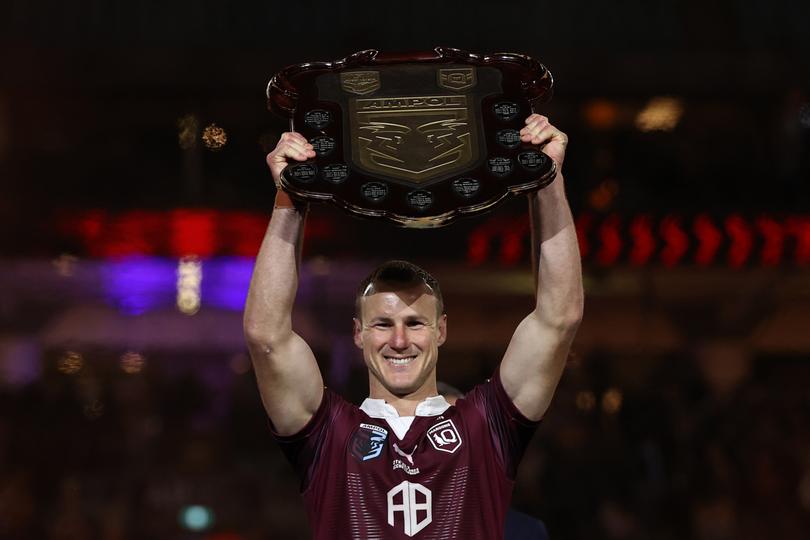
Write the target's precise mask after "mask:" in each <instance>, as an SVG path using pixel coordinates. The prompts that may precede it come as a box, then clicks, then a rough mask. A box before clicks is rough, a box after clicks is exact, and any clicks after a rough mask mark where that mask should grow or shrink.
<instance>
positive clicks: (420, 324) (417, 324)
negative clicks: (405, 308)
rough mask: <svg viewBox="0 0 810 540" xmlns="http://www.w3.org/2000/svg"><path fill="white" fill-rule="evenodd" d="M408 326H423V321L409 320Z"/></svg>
mask: <svg viewBox="0 0 810 540" xmlns="http://www.w3.org/2000/svg"><path fill="white" fill-rule="evenodd" d="M408 326H410V327H411V328H415V327H419V326H425V323H423V322H422V321H411V322H409V323H408Z"/></svg>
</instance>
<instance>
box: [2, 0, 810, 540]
mask: <svg viewBox="0 0 810 540" xmlns="http://www.w3.org/2000/svg"><path fill="white" fill-rule="evenodd" d="M809 25H810V4H808V3H807V2H800V1H788V0H775V1H770V2H764V1H761V2H712V3H707V2H697V1H693V0H688V1H681V2H675V1H665V2H641V1H622V2H598V1H596V0H589V1H584V2H547V1H534V2H518V1H513V0H504V1H501V2H497V3H496V2H491V3H486V2H479V1H475V2H473V1H470V2H408V3H380V2H375V3H371V2H338V1H336V2H329V3H327V2H295V3H279V2H253V1H244V2H238V3H237V2H233V3H227V2H213V1H189V0H184V1H177V2H168V3H160V2H147V1H128V2H123V1H119V0H111V1H100V0H96V1H88V2H81V3H78V4H77V3H73V4H71V3H63V2H53V1H51V2H25V1H21V0H11V1H6V2H3V3H2V4H1V5H0V186H2V190H1V191H0V249H2V258H1V259H0V262H2V267H1V268H0V325H2V326H0V536H2V537H4V538H5V537H8V538H105V539H107V538H110V539H112V538H116V539H118V538H219V539H224V538H229V539H230V538H273V539H275V538H306V537H307V532H306V531H307V528H306V525H305V523H304V520H305V518H304V515H303V511H302V507H301V504H300V501H299V499H298V496H297V494H296V491H297V488H296V481H295V479H294V478H293V476H292V474H291V472H290V471H289V468H288V467H287V466H286V464H285V463H284V461H283V458H282V457H281V455H280V453H279V452H278V450H277V449H276V448H275V446H274V445H273V444H272V442H271V441H270V440H269V437H268V433H267V430H266V425H265V420H264V416H263V411H262V409H261V404H260V402H259V399H258V393H257V391H256V389H255V383H254V379H253V375H252V372H251V371H250V369H249V365H248V362H247V358H246V356H245V351H244V346H243V344H242V337H241V329H240V319H241V313H240V311H239V302H235V303H234V302H230V301H229V302H230V303H228V302H224V301H221V300H216V301H215V300H212V299H211V296H206V294H208V292H207V291H209V290H208V289H205V287H206V285H205V284H206V283H214V282H216V283H218V285H217V287H219V288H217V289H216V290H213V292H214V293H216V294H218V295H219V296H227V294H230V293H229V292H228V291H231V292H232V291H236V293H235V296H236V297H238V296H239V294H243V292H244V291H243V288H244V286H245V283H246V281H245V280H246V279H247V278H246V277H244V276H242V274H239V275H240V276H242V277H239V278H238V279H237V278H233V280H234V281H233V283H236V284H235V285H228V283H231V282H230V281H228V280H229V279H231V278H229V277H228V276H232V275H234V274H233V272H234V271H235V270H233V269H234V268H236V269H239V272H244V271H245V268H246V266H245V265H247V268H248V270H249V258H250V257H251V256H252V255H251V253H255V249H256V248H257V242H258V240H259V239H260V238H261V231H262V228H263V227H264V224H265V223H266V219H267V217H268V216H269V211H270V209H271V207H272V200H273V197H274V194H275V189H274V187H273V186H272V182H271V180H270V177H269V173H268V172H267V170H266V166H265V164H264V156H265V154H266V153H267V152H268V151H270V150H271V149H272V148H273V146H274V145H275V142H276V140H277V138H278V136H279V134H280V133H281V132H282V131H283V130H284V129H285V123H284V121H283V120H281V119H278V118H275V117H273V116H272V115H271V114H270V113H269V112H268V111H267V110H266V107H265V98H264V89H265V85H266V83H267V81H268V79H269V77H270V76H271V75H272V74H273V73H275V72H276V71H277V70H279V69H281V68H282V67H284V66H286V65H289V64H294V63H300V62H305V61H311V60H333V59H337V58H341V57H343V56H345V55H347V54H350V53H352V52H355V51H357V50H360V49H367V48H377V49H379V50H384V51H393V50H425V49H430V48H432V47H434V46H437V45H443V46H452V47H457V48H461V49H466V50H469V51H472V52H481V53H486V52H496V51H513V52H522V53H525V54H529V55H532V56H534V57H536V58H537V59H539V60H540V61H541V62H543V63H544V64H545V65H546V66H547V67H548V68H549V69H550V70H551V71H552V73H553V74H554V77H555V96H554V98H553V100H552V101H551V102H550V103H549V104H548V105H547V106H545V107H544V109H543V111H542V112H543V113H544V114H547V115H548V116H549V117H550V118H551V119H552V122H554V123H555V124H556V125H557V126H559V127H560V128H561V129H563V130H564V131H566V132H567V133H568V134H569V136H570V139H571V144H570V146H569V150H568V154H567V157H566V163H565V176H566V186H567V192H568V196H569V200H570V204H571V206H572V208H573V210H574V214H575V217H576V218H577V220H578V227H579V228H580V232H581V240H583V243H582V244H581V246H582V248H583V257H584V262H585V270H586V272H585V279H586V290H587V308H586V317H585V320H584V321H583V325H582V328H581V330H580V332H579V334H578V337H577V341H576V342H575V345H574V350H573V355H572V358H571V361H570V362H569V368H568V369H567V371H566V374H565V375H564V377H563V381H562V383H561V386H560V389H559V391H558V395H557V397H556V398H555V402H554V405H553V406H552V409H551V410H550V412H549V416H548V418H547V419H546V421H545V422H544V424H543V426H542V427H541V429H540V430H539V432H538V436H537V438H536V440H535V443H534V444H533V447H532V449H531V450H530V451H529V452H528V453H527V457H526V459H525V461H524V463H523V466H522V470H521V476H520V479H519V482H518V485H517V487H516V492H515V499H514V502H515V506H516V507H518V508H520V509H521V510H523V511H525V512H527V513H530V514H532V515H534V516H537V517H539V518H541V519H543V520H544V521H545V523H546V525H547V526H548V528H549V531H550V533H551V537H552V538H589V539H590V538H611V539H614V538H616V539H619V538H624V539H636V538H639V539H641V538H661V539H670V538H672V539H674V538H698V539H723V538H752V539H753V538H763V537H774V538H784V539H789V538H806V537H807V536H808V534H810V429H808V426H810V392H808V390H807V389H808V388H810V365H808V364H807V357H808V355H809V354H810V333H808V332H807V328H808V327H810V279H808V273H807V265H808V264H810V251H808V249H810V218H808V215H809V214H810V211H809V210H810V152H808V150H810V32H808V31H807V28H808V26H809ZM661 97H666V98H673V99H674V100H676V103H678V104H680V106H681V107H682V111H683V112H682V115H681V116H680V117H679V120H678V121H677V122H676V124H675V125H674V127H673V128H671V129H667V130H653V131H642V130H641V129H639V127H638V124H637V119H638V117H639V114H640V113H641V112H642V111H643V110H645V108H646V107H648V106H649V105H650V103H651V101H652V100H654V99H656V98H661ZM189 117H193V118H194V119H195V121H196V125H197V127H196V128H195V130H194V131H193V133H191V143H190V144H186V145H185V147H181V144H180V141H179V135H180V133H179V131H180V130H179V127H178V122H179V121H180V120H181V119H182V118H189ZM210 124H216V125H217V126H219V127H221V128H222V129H224V130H225V132H226V133H227V137H228V142H227V144H226V145H225V146H224V147H222V148H220V149H218V150H211V149H210V148H208V147H206V145H205V144H204V143H203V141H202V139H201V137H200V135H201V132H202V129H203V128H204V127H205V126H209V125H210ZM524 205H525V203H524V202H523V201H522V200H521V199H516V200H514V201H511V202H509V203H507V204H505V205H503V206H502V207H499V208H498V209H497V210H496V211H495V212H494V213H493V214H491V215H489V216H482V217H479V218H475V219H468V220H465V221H462V222H460V223H458V224H455V225H452V226H450V227H447V228H444V229H441V230H436V231H404V230H400V229H396V228H393V227H390V226H387V225H384V226H371V225H370V224H368V223H367V222H363V221H357V220H354V219H351V218H349V217H347V216H343V215H342V214H340V213H339V212H337V211H335V210H333V209H330V208H326V207H317V208H315V209H313V211H312V216H311V220H310V224H311V226H310V228H309V229H308V230H307V247H306V258H305V264H304V265H303V267H302V294H301V297H300V298H299V302H298V308H299V311H298V314H297V317H298V323H297V324H298V325H299V327H300V328H301V332H302V333H303V334H304V335H305V336H306V337H307V339H308V340H309V341H310V342H311V343H312V344H313V348H315V349H316V351H317V354H318V357H319V360H320V361H321V363H322V366H323V369H324V373H325V376H326V379H327V381H328V383H329V384H330V385H331V386H333V387H335V388H338V389H340V390H341V391H343V393H344V394H346V395H347V396H348V397H349V398H351V399H354V400H356V401H359V400H360V399H362V398H363V396H364V393H365V392H366V388H365V379H364V378H365V372H364V369H363V366H362V360H360V359H359V355H358V354H357V353H356V352H355V351H354V350H353V349H352V345H351V343H350V342H347V338H348V336H349V333H348V331H349V328H350V323H349V317H350V316H351V295H352V291H353V287H354V284H355V283H356V282H357V281H358V280H359V279H360V278H361V277H362V276H363V275H364V274H365V273H366V272H367V271H368V270H369V268H370V267H371V266H372V265H373V263H375V262H377V261H379V260H380V259H382V258H384V257H390V256H398V257H409V258H413V259H415V260H416V262H418V263H420V264H423V265H425V266H426V267H428V269H430V270H432V271H433V272H434V273H435V274H436V275H437V277H439V279H440V280H441V281H442V283H443V286H444V287H445V290H446V294H447V305H448V309H449V314H450V321H451V323H450V324H451V326H450V340H449V341H448V344H447V345H446V346H445V347H444V348H443V351H442V362H441V364H440V377H441V378H443V379H445V380H447V381H448V382H450V383H452V384H455V385H456V386H459V387H460V388H462V390H467V389H469V388H470V387H471V386H472V385H473V384H475V383H476V382H478V381H480V380H481V379H482V378H484V377H486V376H488V375H489V374H490V373H491V372H492V369H494V367H495V366H496V365H497V362H498V360H499V358H500V355H501V354H502V351H503V350H504V348H505V346H506V344H507V343H508V339H509V336H510V334H511V330H512V329H513V328H514V326H515V325H516V324H517V322H518V321H519V320H520V318H521V317H522V316H523V314H524V313H525V312H526V311H528V309H529V307H530V306H531V301H532V299H531V286H530V283H531V276H530V272H529V267H528V264H527V261H528V250H527V249H526V248H527V245H528V239H527V237H526V235H525V228H523V229H521V224H524V223H525V208H524ZM178 211H182V212H186V213H185V214H182V213H181V214H178ZM98 216H101V217H98ZM177 216H180V217H179V218H178V217H177ZM183 216H186V217H183ZM188 216H192V218H191V220H192V221H193V218H194V216H197V217H199V216H203V218H201V219H202V223H203V225H201V227H202V228H203V229H205V227H210V228H212V230H213V231H214V233H210V231H209V233H210V234H219V235H220V236H218V238H219V240H217V241H216V242H215V243H213V244H211V245H209V243H206V242H203V243H202V244H200V245H201V246H202V251H200V250H196V251H195V250H192V251H190V252H189V251H188V250H185V251H184V249H185V248H183V249H179V248H178V249H179V251H178V249H175V248H172V247H171V245H174V244H171V242H169V241H167V240H165V239H166V238H170V237H172V235H173V234H174V233H173V232H172V231H174V229H172V227H173V226H174V225H172V223H177V222H182V223H186V221H184V220H186V219H187V217H188ZM645 216H646V217H648V218H649V220H650V222H651V223H652V226H651V228H650V231H651V234H652V235H653V237H654V239H655V240H654V241H655V244H656V247H655V249H654V251H653V254H652V255H651V256H650V257H649V259H644V261H642V262H638V261H636V262H634V260H635V259H633V255H632V253H633V247H632V246H633V245H636V244H633V242H638V237H637V236H634V235H636V234H637V232H636V233H634V232H633V231H634V230H636V229H634V228H633V224H634V223H638V222H637V221H636V220H637V219H639V218H641V217H645ZM699 218H700V219H704V218H705V219H706V220H708V222H709V223H710V224H712V225H713V226H714V227H715V228H716V229H717V234H719V235H720V240H719V241H718V242H719V244H718V245H719V247H718V248H717V251H716V253H715V252H713V251H712V252H711V253H710V256H708V257H707V259H701V255H700V253H701V250H702V249H703V248H702V246H705V245H707V242H708V243H710V242H709V239H710V237H711V234H710V232H706V229H707V228H706V227H702V228H701V227H700V226H699V225H698V223H703V224H704V225H705V223H706V222H705V221H699ZM673 220H674V221H673ZM763 220H765V221H763ZM195 223H200V222H195ZM673 223H674V224H676V226H674V228H673ZM768 224H775V225H773V226H774V227H776V229H773V230H776V231H777V233H775V234H776V238H778V239H779V242H780V243H778V246H779V249H778V250H777V251H776V252H769V251H768V249H769V248H768V246H773V245H775V244H773V243H772V242H771V240H772V237H771V236H768V234H766V232H765V231H766V230H772V229H767V227H766V225H768ZM708 228H709V229H711V227H708ZM91 229H92V231H95V232H92V231H91ZM143 230H148V231H149V232H148V234H146V233H143ZM199 230H200V229H199V228H194V227H192V229H191V231H192V233H194V232H195V231H197V232H198V231H199ZM205 230H208V229H205ZM521 230H523V231H524V232H523V233H521V232H519V231H521ZM88 231H90V232H88ZM133 231H135V232H137V234H135V233H134V232H133ZM221 231H236V232H235V233H233V234H232V233H230V232H228V233H227V234H225V233H222V232H221ZM515 231H518V232H515ZM679 231H680V233H679ZM701 231H702V232H701ZM679 234H681V235H683V236H684V238H685V240H684V242H685V243H686V244H685V247H684V252H683V253H682V254H679V255H677V256H675V255H672V256H670V255H671V253H670V248H672V247H673V246H675V245H676V244H677V239H678V237H679ZM222 235H225V236H228V235H231V236H228V239H227V240H223V239H222ZM135 236H137V239H138V241H137V242H136V241H134V240H133V237H135ZM192 236H194V237H195V238H197V236H195V235H194V234H192ZM232 237H233V238H232ZM240 237H241V238H246V239H247V240H246V242H247V243H246V244H244V245H243V244H240V242H239V238H240ZM172 238H173V237H172ZM482 239H483V240H482ZM616 239H618V240H616ZM746 239H747V240H746ZM586 241H587V242H586ZM617 241H618V242H620V244H621V247H618V248H616V249H617V250H618V251H616V253H615V254H611V253H612V252H611V246H614V244H615V242H617ZM482 242H483V244H482ZM746 242H748V244H746ZM191 243H192V244H194V242H193V239H192V241H191ZM586 243H587V246H586ZM181 244H182V242H181ZM183 245H185V246H187V245H188V244H183ZM482 245H483V246H484V248H481V247H480V246H482ZM476 246H479V247H477V248H476ZM745 246H747V247H745ZM739 250H741V251H739ZM768 253H771V255H767V254H768ZM773 253H775V254H773ZM668 254H669V255H668ZM188 256H192V258H190V259H189V258H188ZM181 257H186V258H182V259H181ZM234 257H236V258H239V257H247V259H246V261H247V262H244V261H243V262H244V264H243V263H239V262H238V261H237V263H234V264H235V265H234V266H228V264H230V263H229V262H228V261H231V259H232V258H234ZM178 259H180V260H179V261H178ZM239 260H242V259H239ZM133 261H134V262H133ZM189 261H190V262H191V263H195V261H196V262H199V263H200V264H201V268H202V272H203V276H204V277H203V295H202V300H201V307H200V309H199V311H195V312H194V314H193V316H189V314H184V313H181V312H180V311H179V310H178V307H177V306H176V305H175V296H176V293H177V289H176V286H175V285H176V284H175V281H176V279H175V278H176V276H175V270H176V269H177V270H178V271H179V269H180V268H181V266H180V265H182V264H183V263H184V262H186V263H187V262H189ZM142 264H143V265H152V266H148V268H150V269H151V270H148V271H146V270H143V269H144V268H147V266H138V265H142ZM127 265H130V266H127ZM154 265H157V267H155V266H154ZM164 266H165V267H167V268H168V269H169V270H168V273H166V272H163V270H160V268H164ZM154 268H159V269H158V270H155V269H154ZM122 269H123V270H122ZM126 269H130V270H131V273H126V272H125V271H124V270H126ZM229 269H230V270H229ZM130 270H126V271H127V272H129V271H130ZM136 270H137V272H141V273H137V272H136ZM122 272H123V273H122ZM143 272H145V274H144V273H143ZM161 272H162V273H161ZM217 272H219V274H217ZM112 275H115V276H119V275H120V276H124V277H123V278H122V279H123V281H115V283H118V285H116V286H115V287H118V288H115V287H113V286H111V285H110V283H112V281H111V279H112V278H110V276H112ZM144 276H146V277H144ZM161 276H162V277H161ZM166 276H168V278H166ZM216 276H220V277H216ZM223 276H224V277H223ZM164 278H165V279H164ZM139 280H141V281H139ZM160 280H163V281H160ZM216 280H220V281H216ZM158 281H159V282H160V283H158ZM164 282H165V283H164ZM154 283H158V285H159V286H158V287H157V288H154V287H153V288H149V287H152V285H150V284H154ZM223 283H224V285H223ZM164 284H165V285H166V286H165V287H164V289H165V290H164V289H161V288H160V287H163V286H164ZM240 287H241V288H242V289H240ZM135 289H137V290H138V291H141V290H147V289H148V291H151V292H149V294H152V295H153V297H152V296H150V297H149V302H147V303H146V304H144V305H147V304H148V308H144V309H141V310H135V311H133V310H132V309H131V305H130V304H126V303H125V302H124V303H122V302H123V301H122V300H121V295H122V294H124V293H125V292H128V291H131V290H135ZM122 291H123V292H122ZM240 291H241V292H240ZM219 296H218V297H217V298H219ZM217 302H219V303H217ZM226 304H227V305H226ZM133 354H134V355H135V356H132V355H133ZM127 355H129V356H127ZM77 358H78V360H77ZM133 366H135V367H133ZM192 504H201V505H205V506H207V507H208V508H210V509H212V510H213V512H214V516H215V520H214V522H213V524H212V525H211V526H210V528H209V529H207V530H205V531H201V532H192V531H190V530H188V529H186V528H183V526H182V525H181V524H180V522H179V520H178V515H179V513H180V512H181V511H182V509H183V508H186V507H188V506H189V505H192Z"/></svg>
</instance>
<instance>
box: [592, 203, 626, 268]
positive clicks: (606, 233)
mask: <svg viewBox="0 0 810 540" xmlns="http://www.w3.org/2000/svg"><path fill="white" fill-rule="evenodd" d="M619 225H620V223H619V217H618V216H616V215H615V214H614V215H610V216H608V218H607V219H605V221H603V222H602V225H600V226H599V240H600V241H601V242H602V249H600V250H599V252H598V253H597V254H596V260H597V262H598V263H599V264H600V265H602V266H610V265H612V264H613V263H615V262H616V260H617V259H618V258H619V254H620V253H621V251H622V237H621V234H620V232H619Z"/></svg>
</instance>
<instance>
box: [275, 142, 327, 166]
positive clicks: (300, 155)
mask: <svg viewBox="0 0 810 540" xmlns="http://www.w3.org/2000/svg"><path fill="white" fill-rule="evenodd" d="M312 157H315V151H314V150H311V149H307V148H306V147H304V146H303V145H301V144H297V143H291V142H285V143H282V144H280V145H279V146H278V147H277V148H276V149H275V150H274V151H273V152H271V153H270V154H269V155H268V156H267V162H268V164H271V165H273V164H279V163H286V162H287V159H288V158H292V159H295V160H297V161H306V160H307V159H309V158H312Z"/></svg>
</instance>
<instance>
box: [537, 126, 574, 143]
mask: <svg viewBox="0 0 810 540" xmlns="http://www.w3.org/2000/svg"><path fill="white" fill-rule="evenodd" d="M553 139H556V140H558V141H560V142H561V143H562V144H563V145H565V144H566V143H567V142H568V136H567V135H566V134H565V133H563V132H562V131H560V130H559V129H557V128H555V127H554V126H552V125H550V124H549V125H548V126H547V127H546V128H545V129H543V130H542V131H541V132H540V133H538V134H537V135H535V136H533V137H532V144H547V143H548V142H550V141H551V140H553Z"/></svg>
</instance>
